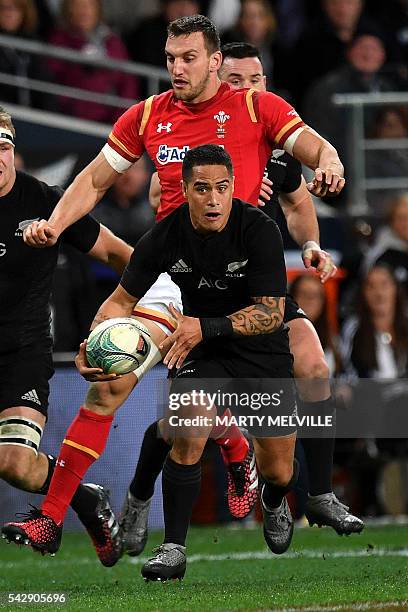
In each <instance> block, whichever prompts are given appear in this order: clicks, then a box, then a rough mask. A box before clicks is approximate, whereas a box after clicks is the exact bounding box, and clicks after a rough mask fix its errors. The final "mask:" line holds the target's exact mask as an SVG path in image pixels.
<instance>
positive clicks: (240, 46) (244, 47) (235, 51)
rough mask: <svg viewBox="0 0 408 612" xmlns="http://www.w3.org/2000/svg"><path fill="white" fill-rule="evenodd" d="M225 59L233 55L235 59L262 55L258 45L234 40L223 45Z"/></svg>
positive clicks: (222, 51) (222, 50) (223, 57)
mask: <svg viewBox="0 0 408 612" xmlns="http://www.w3.org/2000/svg"><path fill="white" fill-rule="evenodd" d="M221 53H222V59H223V61H224V60H225V59H226V58H227V57H233V58H234V59H246V58H247V57H257V58H258V59H259V58H260V57H261V54H260V53H259V49H258V47H255V45H251V44H250V43H246V42H232V43H226V44H225V45H223V46H222V47H221Z"/></svg>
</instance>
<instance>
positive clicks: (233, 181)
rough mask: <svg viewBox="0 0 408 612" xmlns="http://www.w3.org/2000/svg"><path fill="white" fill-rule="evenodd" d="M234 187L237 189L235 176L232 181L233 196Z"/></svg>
mask: <svg viewBox="0 0 408 612" xmlns="http://www.w3.org/2000/svg"><path fill="white" fill-rule="evenodd" d="M234 187H235V176H233V177H232V181H231V188H232V193H233V194H234Z"/></svg>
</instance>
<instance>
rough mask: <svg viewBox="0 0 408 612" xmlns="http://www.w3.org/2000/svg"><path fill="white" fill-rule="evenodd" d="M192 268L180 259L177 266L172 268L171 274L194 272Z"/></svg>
mask: <svg viewBox="0 0 408 612" xmlns="http://www.w3.org/2000/svg"><path fill="white" fill-rule="evenodd" d="M192 271H193V270H192V268H189V267H188V265H187V264H186V262H185V261H183V260H182V259H179V260H178V261H177V262H176V263H175V264H173V265H172V267H171V268H170V272H192Z"/></svg>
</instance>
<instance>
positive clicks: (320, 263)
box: [302, 240, 337, 283]
mask: <svg viewBox="0 0 408 612" xmlns="http://www.w3.org/2000/svg"><path fill="white" fill-rule="evenodd" d="M302 259H303V263H304V266H305V268H307V269H309V268H316V272H317V274H318V275H319V278H320V280H321V282H322V283H325V282H326V281H327V280H328V279H329V278H331V277H332V276H335V274H336V272H337V266H336V265H335V263H334V261H333V258H332V256H331V255H330V253H327V251H323V249H321V248H320V246H319V245H318V244H317V242H314V241H312V240H309V241H308V242H305V244H304V245H303V249H302Z"/></svg>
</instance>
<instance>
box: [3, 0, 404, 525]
mask: <svg viewBox="0 0 408 612" xmlns="http://www.w3.org/2000/svg"><path fill="white" fill-rule="evenodd" d="M197 12H200V13H203V14H206V15H208V16H210V17H211V18H212V19H213V20H214V21H215V22H216V23H217V25H218V27H219V28H220V30H221V36H222V42H223V43H226V42H234V41H245V42H249V43H252V44H254V45H256V46H257V47H258V48H259V49H260V53H261V58H262V62H263V65H264V70H265V73H266V75H267V84H268V89H270V90H273V91H276V92H277V93H279V94H280V95H282V96H283V97H285V98H286V99H288V100H289V101H290V102H292V103H293V104H294V105H295V106H296V108H297V110H298V111H299V112H300V114H301V116H302V118H303V119H304V120H305V121H306V122H307V123H308V124H309V125H311V126H312V127H314V128H315V129H316V130H317V131H318V132H319V133H320V134H322V135H323V136H325V137H327V138H328V139H329V140H330V141H331V142H332V143H333V144H334V145H335V146H336V147H337V149H338V150H339V152H340V155H341V156H342V157H343V159H345V161H346V172H347V160H348V157H347V156H348V152H349V149H350V145H351V142H350V140H349V138H350V132H351V130H350V122H349V116H348V115H347V112H348V111H347V110H345V109H344V108H342V107H338V106H335V105H334V104H333V101H332V96H333V94H335V93H367V92H406V91H407V89H408V87H407V84H408V0H388V2H386V3H385V2H383V1H382V0H366V2H364V0H321V1H318V0H150V1H149V2H137V3H129V2H125V1H124V0H116V2H114V3H113V2H108V1H106V3H103V2H102V0H0V34H5V35H7V36H14V37H15V36H17V37H20V38H23V39H29V40H31V39H32V40H37V41H40V42H47V43H49V44H51V45H56V46H59V47H68V48H70V49H74V50H77V51H81V52H82V54H83V55H84V56H88V57H90V58H99V59H101V60H103V59H104V58H112V59H118V60H131V61H134V62H138V63H144V64H150V65H153V66H156V67H161V68H165V56H164V52H163V50H164V45H165V40H166V28H167V24H168V23H169V22H170V21H172V20H173V19H176V18H177V17H180V16H185V15H190V14H194V13H197ZM0 73H6V74H11V75H15V76H23V77H29V78H32V79H38V80H41V81H48V82H54V83H58V84H60V85H66V86H69V87H77V88H80V89H84V90H90V91H91V92H95V93H106V94H114V95H117V96H120V97H122V98H127V99H133V100H137V99H140V98H142V97H144V96H145V94H146V92H147V85H146V81H145V80H144V79H143V78H142V77H138V78H136V77H135V76H133V75H131V74H129V73H125V72H120V71H119V70H115V71H112V70H109V69H107V68H106V67H103V66H102V65H101V66H98V67H96V66H92V65H84V64H75V63H73V62H68V61H67V60H64V59H57V58H48V59H41V57H40V56H38V55H34V54H29V53H27V52H23V51H18V50H15V49H13V48H11V47H10V48H8V47H4V46H0ZM165 88H168V84H163V89H165ZM0 91H1V93H0V99H1V100H2V102H4V103H7V102H10V103H15V104H21V105H25V106H31V107H36V108H39V109H44V110H52V111H56V112H62V113H64V114H65V115H71V116H73V117H78V118H82V119H89V120H95V121H99V122H105V123H111V122H113V121H115V119H116V118H117V117H118V116H119V115H120V114H121V112H123V108H122V109H121V108H118V107H115V106H113V105H112V106H106V105H103V104H100V103H98V102H95V101H92V102H89V101H84V100H75V99H73V98H69V97H68V96H64V97H61V96H58V97H53V96H50V95H44V94H43V93H41V92H39V91H30V90H29V89H27V88H24V87H22V86H19V87H13V86H12V85H7V84H6V83H4V84H1V87H0ZM364 120H365V125H364V131H365V136H366V137H367V138H369V139H370V141H372V142H375V141H376V140H378V139H390V142H392V147H391V148H388V149H385V148H384V149H381V148H380V149H375V148H371V149H370V150H368V151H366V156H365V172H366V177H367V178H368V179H376V178H396V179H404V178H405V179H406V178H407V177H408V148H407V147H406V143H405V148H404V147H403V146H402V145H403V142H404V139H407V138H408V105H407V104H405V105H404V104H401V105H390V106H378V107H377V106H373V107H371V108H369V110H368V112H366V113H365V116H364ZM399 142H400V143H401V146H399V144H398V143H399ZM20 163H21V164H23V161H22V160H21V162H20ZM151 173H152V167H151V165H150V162H149V161H146V160H145V159H142V160H140V161H139V162H138V163H137V164H135V166H134V167H133V168H132V169H131V170H130V171H129V172H127V173H126V174H125V175H123V176H121V177H120V178H119V179H118V181H117V183H116V184H115V185H114V187H112V189H111V190H110V191H109V192H108V194H107V195H106V197H105V198H104V199H103V201H102V202H101V204H100V205H99V206H98V207H97V209H96V211H95V216H96V217H97V218H98V219H99V220H100V221H101V222H103V223H104V224H105V225H107V226H108V227H110V228H111V229H112V230H113V231H114V232H115V233H116V234H118V235H119V236H121V237H122V238H124V239H125V240H127V241H128V242H129V243H132V244H133V243H135V242H136V241H137V239H138V238H139V237H140V236H141V235H142V234H143V233H144V232H145V231H146V230H147V229H148V228H149V227H150V226H151V225H152V224H153V223H154V212H153V210H152V208H151V207H150V205H149V200H148V192H149V183H150V176H151ZM369 204H370V209H369V212H367V213H366V214H362V215H360V216H358V217H356V216H350V215H349V214H348V209H347V207H346V206H345V205H344V201H343V200H342V199H340V200H337V201H335V200H332V201H327V202H326V203H323V204H320V203H318V211H319V212H322V211H323V213H322V216H321V218H320V226H321V235H322V246H323V248H326V249H329V250H330V249H332V250H335V251H336V252H337V253H338V258H339V263H340V267H341V270H342V274H341V277H340V280H332V281H330V283H331V284H332V285H333V286H335V292H334V295H335V296H336V298H335V304H334V310H333V303H331V304H330V300H331V301H333V297H332V296H333V291H331V292H330V291H329V289H328V288H325V287H323V286H322V284H321V283H320V282H319V280H318V278H317V276H316V275H314V274H313V273H307V274H305V273H300V274H299V275H298V276H297V277H296V278H295V280H294V281H293V283H292V286H291V292H292V293H293V296H294V298H295V299H296V300H297V301H298V303H299V305H300V306H301V307H302V308H303V310H304V311H305V312H306V314H307V315H308V316H309V317H310V319H311V320H312V322H313V323H314V324H315V326H316V329H317V332H318V334H319V336H320V339H321V341H322V344H323V347H324V349H325V352H326V357H327V359H328V362H329V365H330V368H331V372H332V376H333V377H336V378H337V379H339V380H341V381H346V382H347V384H349V385H350V384H352V383H350V381H353V380H354V379H356V378H368V379H373V380H378V381H381V380H388V379H394V380H403V379H406V378H407V374H408V306H407V301H406V295H407V287H408V190H407V189H406V188H404V187H403V188H395V189H385V188H383V187H381V188H379V189H375V190H372V191H371V192H370V194H369ZM283 235H284V239H285V246H286V247H290V246H293V244H292V243H291V242H290V240H289V238H288V237H287V233H286V232H285V231H283ZM116 282H117V279H116V278H115V277H114V276H112V273H111V272H107V271H106V270H105V269H104V268H103V267H102V266H101V267H99V266H94V265H91V264H90V263H89V262H87V261H85V260H84V259H83V258H82V257H79V256H78V254H76V253H74V252H70V251H68V250H64V251H63V253H62V254H61V256H60V261H59V265H58V270H57V275H56V291H55V294H54V307H55V313H56V314H55V317H54V334H55V340H56V350H57V351H74V350H76V348H77V346H78V343H79V341H80V340H81V339H82V338H84V337H85V336H86V334H87V330H88V326H89V323H90V320H91V318H92V315H93V314H94V313H95V311H96V308H97V306H98V305H99V304H100V302H101V301H102V300H103V299H104V298H105V297H106V296H107V295H108V294H109V293H110V291H111V290H112V288H113V287H114V286H115V284H116ZM330 283H329V285H330ZM333 312H334V316H333ZM403 393H405V400H406V399H407V397H408V392H407V390H405V391H404V392H403ZM343 399H344V397H343ZM346 401H347V398H346ZM407 406H408V402H407ZM388 442H389V441H388ZM347 444H348V445H349V446H347ZM406 458H407V447H406V446H404V445H401V444H397V443H395V444H387V443H386V442H385V441H381V440H364V441H362V440H357V441H356V440H354V441H347V443H346V441H344V442H343V443H341V444H339V445H338V457H337V461H338V485H339V486H342V487H343V488H344V489H345V497H346V499H347V498H348V499H349V500H350V501H352V502H353V504H354V506H353V507H354V509H355V510H356V511H358V510H359V511H360V512H362V513H370V512H371V513H373V514H378V513H381V512H383V511H387V512H391V513H394V514H398V513H401V512H407V511H408V498H407V491H408V462H407V459H406ZM355 466H359V469H358V470H356V469H354V468H355ZM353 474H354V476H353ZM390 482H391V483H393V486H394V485H395V483H396V482H399V483H400V486H399V488H398V494H397V495H392V494H391V493H392V491H391V493H390V491H389V486H390V485H389V483H390ZM387 487H388V488H387ZM391 488H392V487H391ZM403 491H404V493H402V492H403Z"/></svg>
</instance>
